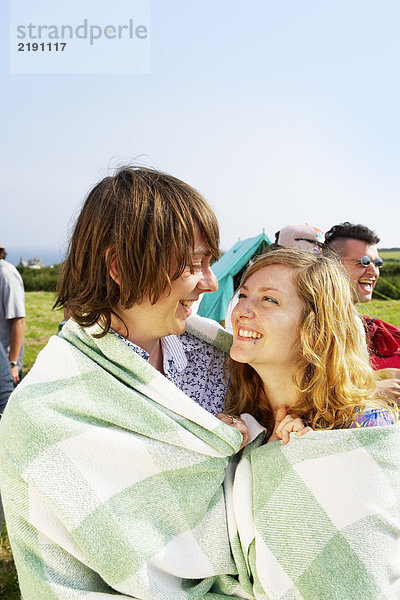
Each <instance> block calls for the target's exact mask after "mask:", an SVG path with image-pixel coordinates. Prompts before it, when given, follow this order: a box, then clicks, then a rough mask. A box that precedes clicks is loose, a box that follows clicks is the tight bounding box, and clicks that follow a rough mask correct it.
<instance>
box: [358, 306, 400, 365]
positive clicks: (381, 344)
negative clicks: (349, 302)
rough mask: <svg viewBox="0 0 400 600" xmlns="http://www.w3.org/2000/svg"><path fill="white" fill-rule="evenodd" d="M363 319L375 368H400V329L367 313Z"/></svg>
mask: <svg viewBox="0 0 400 600" xmlns="http://www.w3.org/2000/svg"><path fill="white" fill-rule="evenodd" d="M362 320H363V322H364V327H365V331H366V336H367V344H368V349H369V352H370V359H371V364H372V367H373V369H375V370H377V369H388V368H397V369H400V329H399V328H398V327H396V326H395V325H391V324H390V323H385V321H381V320H380V319H371V318H370V317H366V316H365V315H363V316H362Z"/></svg>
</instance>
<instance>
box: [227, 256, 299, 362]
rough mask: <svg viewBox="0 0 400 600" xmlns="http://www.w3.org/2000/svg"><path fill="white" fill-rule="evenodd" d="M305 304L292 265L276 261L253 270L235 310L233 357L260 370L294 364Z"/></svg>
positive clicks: (243, 287)
mask: <svg viewBox="0 0 400 600" xmlns="http://www.w3.org/2000/svg"><path fill="white" fill-rule="evenodd" d="M303 307H304V305H303V302H302V300H301V299H300V298H299V296H298V295H297V291H296V288H295V286H294V284H293V282H292V277H291V268H289V267H287V266H284V265H278V264H273V265H268V266H266V267H264V268H262V269H260V270H259V271H257V272H256V273H253V275H251V276H250V277H249V278H248V279H247V280H246V282H245V284H244V285H243V286H242V287H241V289H240V292H239V302H238V304H237V305H236V307H235V309H234V311H233V313H232V326H233V345H232V348H231V352H230V354H231V357H232V358H233V360H236V361H237V362H241V363H248V364H250V365H251V366H252V367H253V368H254V369H255V370H256V371H257V372H260V370H262V369H263V367H266V366H269V365H271V366H274V367H277V366H280V367H291V366H292V365H293V364H294V362H295V360H296V358H297V356H298V353H299V343H300V336H299V333H300V324H301V317H302V312H303Z"/></svg>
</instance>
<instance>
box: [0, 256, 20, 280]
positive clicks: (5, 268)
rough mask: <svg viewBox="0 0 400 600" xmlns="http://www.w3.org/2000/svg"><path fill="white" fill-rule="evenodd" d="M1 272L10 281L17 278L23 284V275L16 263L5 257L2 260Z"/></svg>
mask: <svg viewBox="0 0 400 600" xmlns="http://www.w3.org/2000/svg"><path fill="white" fill-rule="evenodd" d="M0 274H1V276H2V278H4V279H7V280H8V281H13V280H15V281H18V282H19V283H21V284H22V277H21V275H20V273H19V272H18V270H17V269H16V268H15V267H14V265H12V264H11V263H9V262H7V261H6V260H4V259H1V260H0Z"/></svg>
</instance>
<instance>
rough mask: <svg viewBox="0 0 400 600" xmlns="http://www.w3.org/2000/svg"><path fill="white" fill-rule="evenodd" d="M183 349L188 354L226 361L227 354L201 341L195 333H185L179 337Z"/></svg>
mask: <svg viewBox="0 0 400 600" xmlns="http://www.w3.org/2000/svg"><path fill="white" fill-rule="evenodd" d="M179 340H180V342H181V344H182V348H183V350H184V352H185V353H186V354H189V353H190V354H192V355H197V356H200V357H203V358H206V357H209V358H221V359H222V360H225V358H226V356H227V354H226V352H224V351H223V350H220V349H219V348H217V347H216V346H214V345H213V344H212V343H210V342H207V341H205V340H202V339H200V338H199V337H197V336H196V335H194V334H193V333H189V332H185V333H183V334H182V335H180V336H179Z"/></svg>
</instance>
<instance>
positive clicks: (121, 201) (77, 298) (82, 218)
mask: <svg viewBox="0 0 400 600" xmlns="http://www.w3.org/2000/svg"><path fill="white" fill-rule="evenodd" d="M196 226H197V227H198V228H199V230H200V233H201V234H202V236H203V237H204V240H205V243H206V245H207V247H208V249H209V252H210V255H211V257H212V259H214V260H217V259H218V257H219V229H218V222H217V218H216V216H215V214H214V213H213V211H212V209H211V208H210V206H209V205H208V203H207V202H206V200H205V199H204V198H203V196H201V194H199V192H197V191H196V190H195V189H193V188H192V187H190V186H189V185H188V184H186V183H184V182H183V181H180V180H179V179H176V178H175V177H172V176H171V175H167V174H166V173H161V172H159V171H156V170H154V169H150V168H144V167H135V166H128V167H123V168H121V169H119V170H118V171H117V172H116V173H115V175H114V176H112V177H106V178H104V179H103V180H102V181H100V182H99V183H98V184H97V185H96V186H95V187H94V188H93V189H92V190H91V191H90V192H89V194H88V196H87V198H86V201H85V202H84V205H83V208H82V210H81V212H80V215H79V216H78V219H77V222H76V225H75V229H74V231H73V234H72V237H71V241H70V244H69V249H68V253H67V258H66V260H65V262H64V265H63V269H62V272H61V276H60V280H59V285H58V297H57V301H56V303H55V305H54V308H60V307H64V308H67V309H68V310H69V312H70V314H71V316H72V317H73V318H74V319H75V320H76V321H77V322H78V323H79V324H80V325H82V326H83V327H89V326H91V325H93V324H94V323H96V322H98V321H99V320H101V324H102V326H103V329H104V333H106V332H107V331H108V329H109V328H110V324H111V316H112V315H115V316H117V315H116V312H115V307H116V305H117V303H118V302H120V303H121V304H122V306H123V307H124V308H131V307H132V306H133V305H134V304H137V303H140V302H141V301H142V299H143V298H144V297H145V296H149V298H150V301H151V302H152V303H153V304H154V303H155V302H157V300H158V298H159V297H160V295H161V294H162V293H163V292H164V291H165V290H166V289H167V288H168V286H169V285H170V284H171V281H173V280H174V279H177V278H178V277H179V276H180V275H181V274H182V272H183V270H184V268H185V267H186V266H187V265H190V266H191V254H192V251H193V247H194V239H195V227H196ZM113 260H115V261H116V264H117V266H118V274H119V283H118V284H117V283H116V282H115V281H114V280H113V279H112V277H111V275H110V265H111V262H112V261H113ZM171 274H172V275H171Z"/></svg>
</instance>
